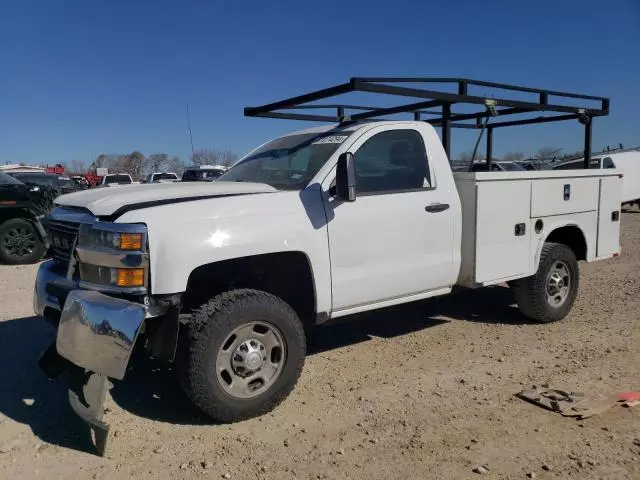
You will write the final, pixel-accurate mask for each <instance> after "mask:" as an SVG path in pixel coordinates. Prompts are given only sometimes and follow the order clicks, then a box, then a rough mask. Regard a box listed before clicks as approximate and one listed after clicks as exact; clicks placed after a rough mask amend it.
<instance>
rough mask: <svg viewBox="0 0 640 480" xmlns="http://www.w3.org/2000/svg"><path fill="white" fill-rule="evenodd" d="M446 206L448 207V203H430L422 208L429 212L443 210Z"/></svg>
mask: <svg viewBox="0 0 640 480" xmlns="http://www.w3.org/2000/svg"><path fill="white" fill-rule="evenodd" d="M448 208H449V204H448V203H432V204H430V205H427V206H426V207H424V209H425V210H426V211H427V212H429V213H438V212H444V211H445V210H447V209H448Z"/></svg>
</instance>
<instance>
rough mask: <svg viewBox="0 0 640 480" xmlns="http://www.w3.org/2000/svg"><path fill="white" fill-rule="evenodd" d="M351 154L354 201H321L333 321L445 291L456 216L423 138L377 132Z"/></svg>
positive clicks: (409, 132)
mask: <svg viewBox="0 0 640 480" xmlns="http://www.w3.org/2000/svg"><path fill="white" fill-rule="evenodd" d="M350 151H351V152H352V153H353V154H354V166H355V175H356V191H357V197H356V200H355V202H343V201H341V200H339V199H338V198H337V197H335V196H331V194H329V195H328V196H326V197H325V198H326V209H327V216H328V218H329V223H328V234H329V252H330V258H331V287H332V299H333V314H334V315H335V314H336V313H337V314H339V313H340V311H342V310H353V309H358V308H359V307H364V308H360V309H361V310H366V309H367V308H366V306H367V305H375V304H379V303H384V302H390V301H391V302H392V301H393V300H395V299H398V298H402V297H410V296H412V295H416V296H418V295H420V296H422V297H424V296H428V295H425V294H426V293H428V292H432V291H437V290H439V289H443V288H448V287H449V286H450V285H451V282H452V265H453V249H454V242H453V238H454V237H453V229H454V221H455V219H454V218H453V215H454V211H455V209H453V208H448V206H446V207H445V205H447V198H448V196H447V193H448V192H447V191H445V190H444V189H442V188H441V189H438V188H437V179H435V178H434V176H433V169H432V168H431V166H430V165H429V162H428V159H427V154H426V149H425V145H424V140H423V136H422V135H421V134H420V132H419V131H417V130H416V129H414V127H410V126H407V127H393V129H391V130H390V129H389V127H388V126H386V127H376V128H373V129H371V130H369V131H368V132H367V133H365V134H364V135H363V136H362V137H360V138H359V139H358V140H357V141H356V142H355V143H354V145H353V146H352V147H351V148H350ZM437 204H441V205H440V206H439V207H437V208H434V205H437ZM347 313H349V312H347Z"/></svg>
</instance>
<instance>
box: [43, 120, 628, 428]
mask: <svg viewBox="0 0 640 480" xmlns="http://www.w3.org/2000/svg"><path fill="white" fill-rule="evenodd" d="M620 188H621V178H620V175H619V172H617V171H616V170H582V171H579V170H577V171H557V172H549V171H519V172H479V173H474V172H470V173H466V172H465V173H455V174H453V173H452V171H451V168H450V165H449V161H448V158H447V154H446V152H445V148H444V147H443V143H442V142H441V140H440V138H439V137H438V134H437V133H436V130H435V129H434V127H433V126H432V125H430V124H429V123H426V122H423V121H396V120H390V121H362V122H343V123H340V124H338V125H333V126H327V127H315V128H311V129H308V130H304V131H299V132H294V133H291V134H289V135H285V136H282V137H280V138H276V139H274V140H271V141H269V142H267V143H265V144H263V145H262V146H260V147H258V148H257V149H255V150H253V151H252V152H250V153H248V154H247V155H246V156H244V157H243V158H241V159H240V160H239V161H238V162H237V163H236V164H235V165H234V166H232V168H230V169H229V170H228V171H227V172H226V173H224V174H223V175H222V176H221V177H220V178H219V179H218V181H216V182H212V183H199V182H195V183H189V182H187V183H175V184H166V185H142V186H132V187H130V188H126V189H119V191H118V194H117V195H114V194H113V190H111V189H95V190H89V191H83V192H79V193H72V194H68V195H64V196H61V197H59V198H58V199H57V200H56V203H57V208H56V209H55V210H54V211H53V212H52V214H51V215H50V217H49V218H48V219H47V220H46V228H47V229H48V232H49V234H50V235H51V236H52V238H54V239H55V240H56V241H55V242H52V243H53V245H55V246H54V247H53V251H52V255H53V259H51V260H49V261H47V262H45V263H43V264H42V265H41V267H40V269H39V271H38V274H37V279H36V285H35V299H34V306H35V311H36V313H37V314H39V315H43V316H45V317H46V318H47V319H49V320H51V321H53V322H56V323H57V322H59V326H58V331H57V338H56V342H55V344H54V345H52V346H51V347H50V348H49V349H48V350H47V351H46V352H45V354H44V355H43V357H42V359H41V366H43V368H44V369H45V371H46V372H47V373H48V374H49V375H50V376H55V374H57V373H59V372H60V371H61V370H62V368H64V367H67V368H69V369H70V373H71V374H72V375H71V378H74V377H73V375H75V376H76V377H75V378H82V379H83V381H81V382H75V383H74V382H72V384H75V387H74V386H72V387H70V388H71V391H72V394H71V396H70V398H71V403H72V405H73V406H74V409H75V410H76V411H77V412H78V413H79V414H80V415H82V416H83V418H85V419H86V420H87V421H88V422H89V423H90V424H91V425H92V426H93V427H94V428H96V429H100V428H102V431H103V433H104V432H105V431H106V426H105V425H104V424H102V423H101V416H102V401H103V399H104V395H105V391H106V381H105V379H106V377H110V378H114V379H123V378H124V377H125V373H126V371H127V365H128V363H129V359H130V355H131V352H132V350H133V349H134V346H138V347H140V348H145V349H146V351H147V352H148V353H149V355H151V356H154V357H157V358H161V359H167V360H174V353H175V361H176V363H177V370H178V372H179V377H180V381H181V383H182V385H183V387H184V389H185V391H186V393H187V394H188V396H189V398H190V399H191V400H192V401H193V402H194V404H195V405H197V406H198V407H199V408H200V409H201V410H202V411H203V412H204V413H205V414H207V415H208V416H210V417H211V418H213V419H216V420H218V421H224V422H230V421H236V420H240V419H245V418H248V417H252V416H256V415H259V414H263V413H265V412H268V411H269V410H271V409H273V408H274V407H275V406H276V405H277V404H279V403H280V402H281V401H282V400H283V399H284V398H285V397H286V396H287V395H288V394H289V392H290V391H291V390H292V389H293V387H294V385H295V384H296V382H297V380H298V377H299V375H300V373H301V370H302V366H303V363H304V358H305V352H306V342H305V331H306V327H311V326H313V325H316V324H322V323H325V322H327V321H329V320H332V319H336V318H338V317H344V316H347V315H350V314H354V313H358V312H364V311H367V310H373V309H378V308H382V307H387V306H391V305H397V304H401V303H406V302H412V301H415V300H422V299H426V298H429V297H433V296H436V295H445V294H448V293H450V292H451V291H452V290H453V289H454V288H456V287H467V288H476V287H481V286H485V285H496V284H503V283H505V282H508V283H509V284H510V285H512V286H513V289H514V292H515V297H516V299H517V302H518V304H519V306H520V309H521V311H522V313H523V314H524V315H525V316H527V317H529V318H531V319H533V320H535V321H539V322H552V321H556V320H560V319H562V318H563V317H565V316H566V315H567V314H568V313H569V311H570V310H571V307H572V305H573V303H574V300H575V298H576V295H577V294H578V284H579V269H578V261H580V260H584V261H594V260H599V259H606V258H611V257H613V256H616V255H618V254H619V252H620V247H619V228H620V222H619V214H620V213H619V211H620V201H619V197H620ZM176 348H177V352H176ZM74 372H75V373H74ZM87 374H89V376H87ZM88 378H89V379H90V380H87V379H88ZM78 385H80V386H78ZM78 398H82V399H83V400H82V401H80V400H78ZM96 405H97V406H96Z"/></svg>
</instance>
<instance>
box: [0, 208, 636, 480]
mask: <svg viewBox="0 0 640 480" xmlns="http://www.w3.org/2000/svg"><path fill="white" fill-rule="evenodd" d="M622 221H623V230H624V231H623V256H622V257H621V258H619V259H616V260H611V261H607V262H600V263H594V264H590V265H582V266H581V271H582V279H581V286H580V293H579V296H578V302H577V304H576V306H575V308H574V310H573V313H572V314H571V316H570V317H568V318H567V319H566V320H564V321H563V322H560V323H558V324H553V325H533V324H529V323H527V322H524V321H523V320H522V318H521V317H520V315H519V314H518V312H517V310H516V309H515V307H514V306H513V300H512V297H511V294H510V291H509V289H507V288H502V287H496V288H491V289H484V290H478V291H474V292H470V293H464V294H459V295H456V296H451V297H447V298H442V299H436V300H433V301H430V302H424V303H419V304H415V305H411V306H407V307H402V308H397V309H391V310H386V311H384V312H378V313H376V314H374V315H369V316H366V317H362V318H360V319H358V320H357V321H355V322H352V323H348V324H341V325H335V326H330V327H324V328H321V329H318V330H317V332H316V333H315V334H314V336H313V338H311V339H310V346H309V348H310V351H311V354H310V356H309V358H308V360H307V363H306V366H305V369H304V372H303V375H302V378H301V381H300V383H299V385H298V387H297V389H296V390H295V391H294V393H293V394H292V396H291V397H289V399H288V400H287V401H286V402H285V403H284V404H283V405H281V406H280V407H279V408H278V409H277V410H276V411H274V412H273V413H272V414H270V415H267V416H265V417H262V418H258V419H254V420H250V421H246V422H243V423H239V424H234V425H211V424H208V423H207V422H206V420H205V419H203V418H201V417H200V415H198V412H196V411H194V409H193V408H192V407H190V405H189V404H188V403H187V401H186V400H185V399H184V397H183V396H182V394H181V393H180V391H179V389H178V387H177V385H176V383H175V381H174V379H173V377H172V375H171V372H170V371H168V369H167V368H166V367H165V366H163V365H158V364H153V363H137V364H136V365H134V370H133V372H131V373H130V374H129V378H128V381H127V382H124V383H122V382H119V383H116V385H115V386H114V388H113V389H112V390H111V396H110V398H109V399H108V400H107V405H106V407H107V410H106V411H107V414H106V416H105V417H106V420H107V421H108V422H109V423H111V425H112V431H113V432H114V434H113V435H112V438H111V443H110V445H109V451H108V456H107V457H106V458H99V457H97V456H95V455H93V454H92V453H87V452H90V446H89V444H88V437H87V434H86V430H85V429H84V428H82V427H83V424H82V422H80V421H79V420H78V419H77V418H76V417H75V416H74V415H73V413H71V411H70V408H69V407H68V405H67V400H66V387H65V385H64V382H63V381H55V382H48V381H47V380H46V379H45V378H44V376H43V375H42V374H41V373H40V371H39V369H38V367H37V365H36V360H37V357H38V355H39V353H40V351H41V350H42V349H43V348H44V347H45V345H47V344H48V342H50V341H51V339H52V338H53V335H54V331H53V329H52V328H50V327H49V326H47V325H46V324H44V323H43V322H42V321H41V320H39V319H37V318H34V317H32V316H31V313H32V309H31V294H32V285H33V278H34V273H35V270H36V267H35V266H23V267H6V266H0V365H1V366H0V452H2V451H6V450H8V451H6V453H0V478H6V479H14V478H47V479H51V478H73V479H84V478H99V479H120V478H172V479H173V478H231V479H241V478H242V479H244V478H247V479H262V478H265V479H288V478H302V479H307V478H309V479H316V478H331V479H333V478H335V479H338V478H340V479H346V478H352V479H360V478H363V479H364V478H367V479H377V478H380V479H396V478H417V479H423V478H436V479H442V478H447V479H449V478H452V479H459V478H460V479H464V478H476V477H481V475H479V474H476V473H473V471H472V470H473V469H474V468H475V467H477V466H479V465H486V466H487V467H488V469H489V473H488V474H485V475H484V476H485V477H487V478H513V479H518V478H528V477H529V478H533V477H535V478H538V479H549V478H580V479H583V478H602V479H622V478H624V479H638V478H640V407H637V408H635V409H627V408H619V409H616V410H612V411H609V412H607V413H605V414H603V415H601V416H598V417H594V418H592V419H589V420H585V421H576V420H573V419H569V418H564V417H561V416H560V415H557V414H554V413H551V412H548V411H545V410H542V409H540V408H538V407H535V406H533V405H530V404H527V403H525V402H523V401H521V400H519V399H516V398H514V397H513V394H514V393H516V392H518V391H519V390H521V389H522V388H525V387H527V386H530V385H532V384H538V385H539V384H543V383H545V382H550V383H552V384H553V385H554V386H557V387H566V388H568V389H573V390H578V391H584V392H594V393H605V392H616V391H627V390H640V383H639V382H640V380H639V379H640V376H639V375H638V374H639V373H640V357H639V356H638V354H637V350H636V349H637V345H639V344H640V324H639V323H638V321H637V320H638V316H639V311H640V281H639V280H640V213H636V212H630V213H626V214H624V215H623V217H622ZM634 345H635V347H634ZM634 442H635V443H634ZM544 467H546V468H547V469H545V468H544Z"/></svg>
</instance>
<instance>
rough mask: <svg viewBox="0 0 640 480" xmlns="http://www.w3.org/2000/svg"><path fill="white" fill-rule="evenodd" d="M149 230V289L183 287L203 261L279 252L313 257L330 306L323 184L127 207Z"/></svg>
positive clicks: (325, 307)
mask: <svg viewBox="0 0 640 480" xmlns="http://www.w3.org/2000/svg"><path fill="white" fill-rule="evenodd" d="M118 221H119V222H143V223H145V224H146V225H147V228H148V231H149V236H148V238H149V254H150V269H151V282H150V284H151V293H152V294H154V295H165V294H173V293H179V292H184V291H185V290H186V289H187V284H188V280H189V276H190V275H191V273H192V272H193V271H194V270H195V269H197V268H198V267H200V266H203V265H208V264H212V263H216V262H220V261H224V260H231V259H236V258H244V257H249V256H256V255H264V254H269V253H279V252H291V251H295V252H301V253H303V254H305V255H306V256H307V258H308V259H309V262H310V265H311V268H312V272H313V281H314V288H315V290H316V294H317V296H316V301H317V309H318V311H330V310H331V294H330V292H331V289H330V288H328V287H327V286H328V285H331V278H330V260H329V249H328V244H327V224H326V215H325V212H324V206H323V204H322V198H321V194H320V191H319V190H303V191H302V192H278V193H276V194H273V193H271V194H268V195H259V194H258V195H243V196H236V197H223V198H212V199H203V200H197V201H192V202H183V203H175V204H168V205H162V206H157V207H151V208H147V209H142V210H136V211H132V212H128V213H126V214H125V215H123V216H122V217H120V218H119V219H118Z"/></svg>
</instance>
